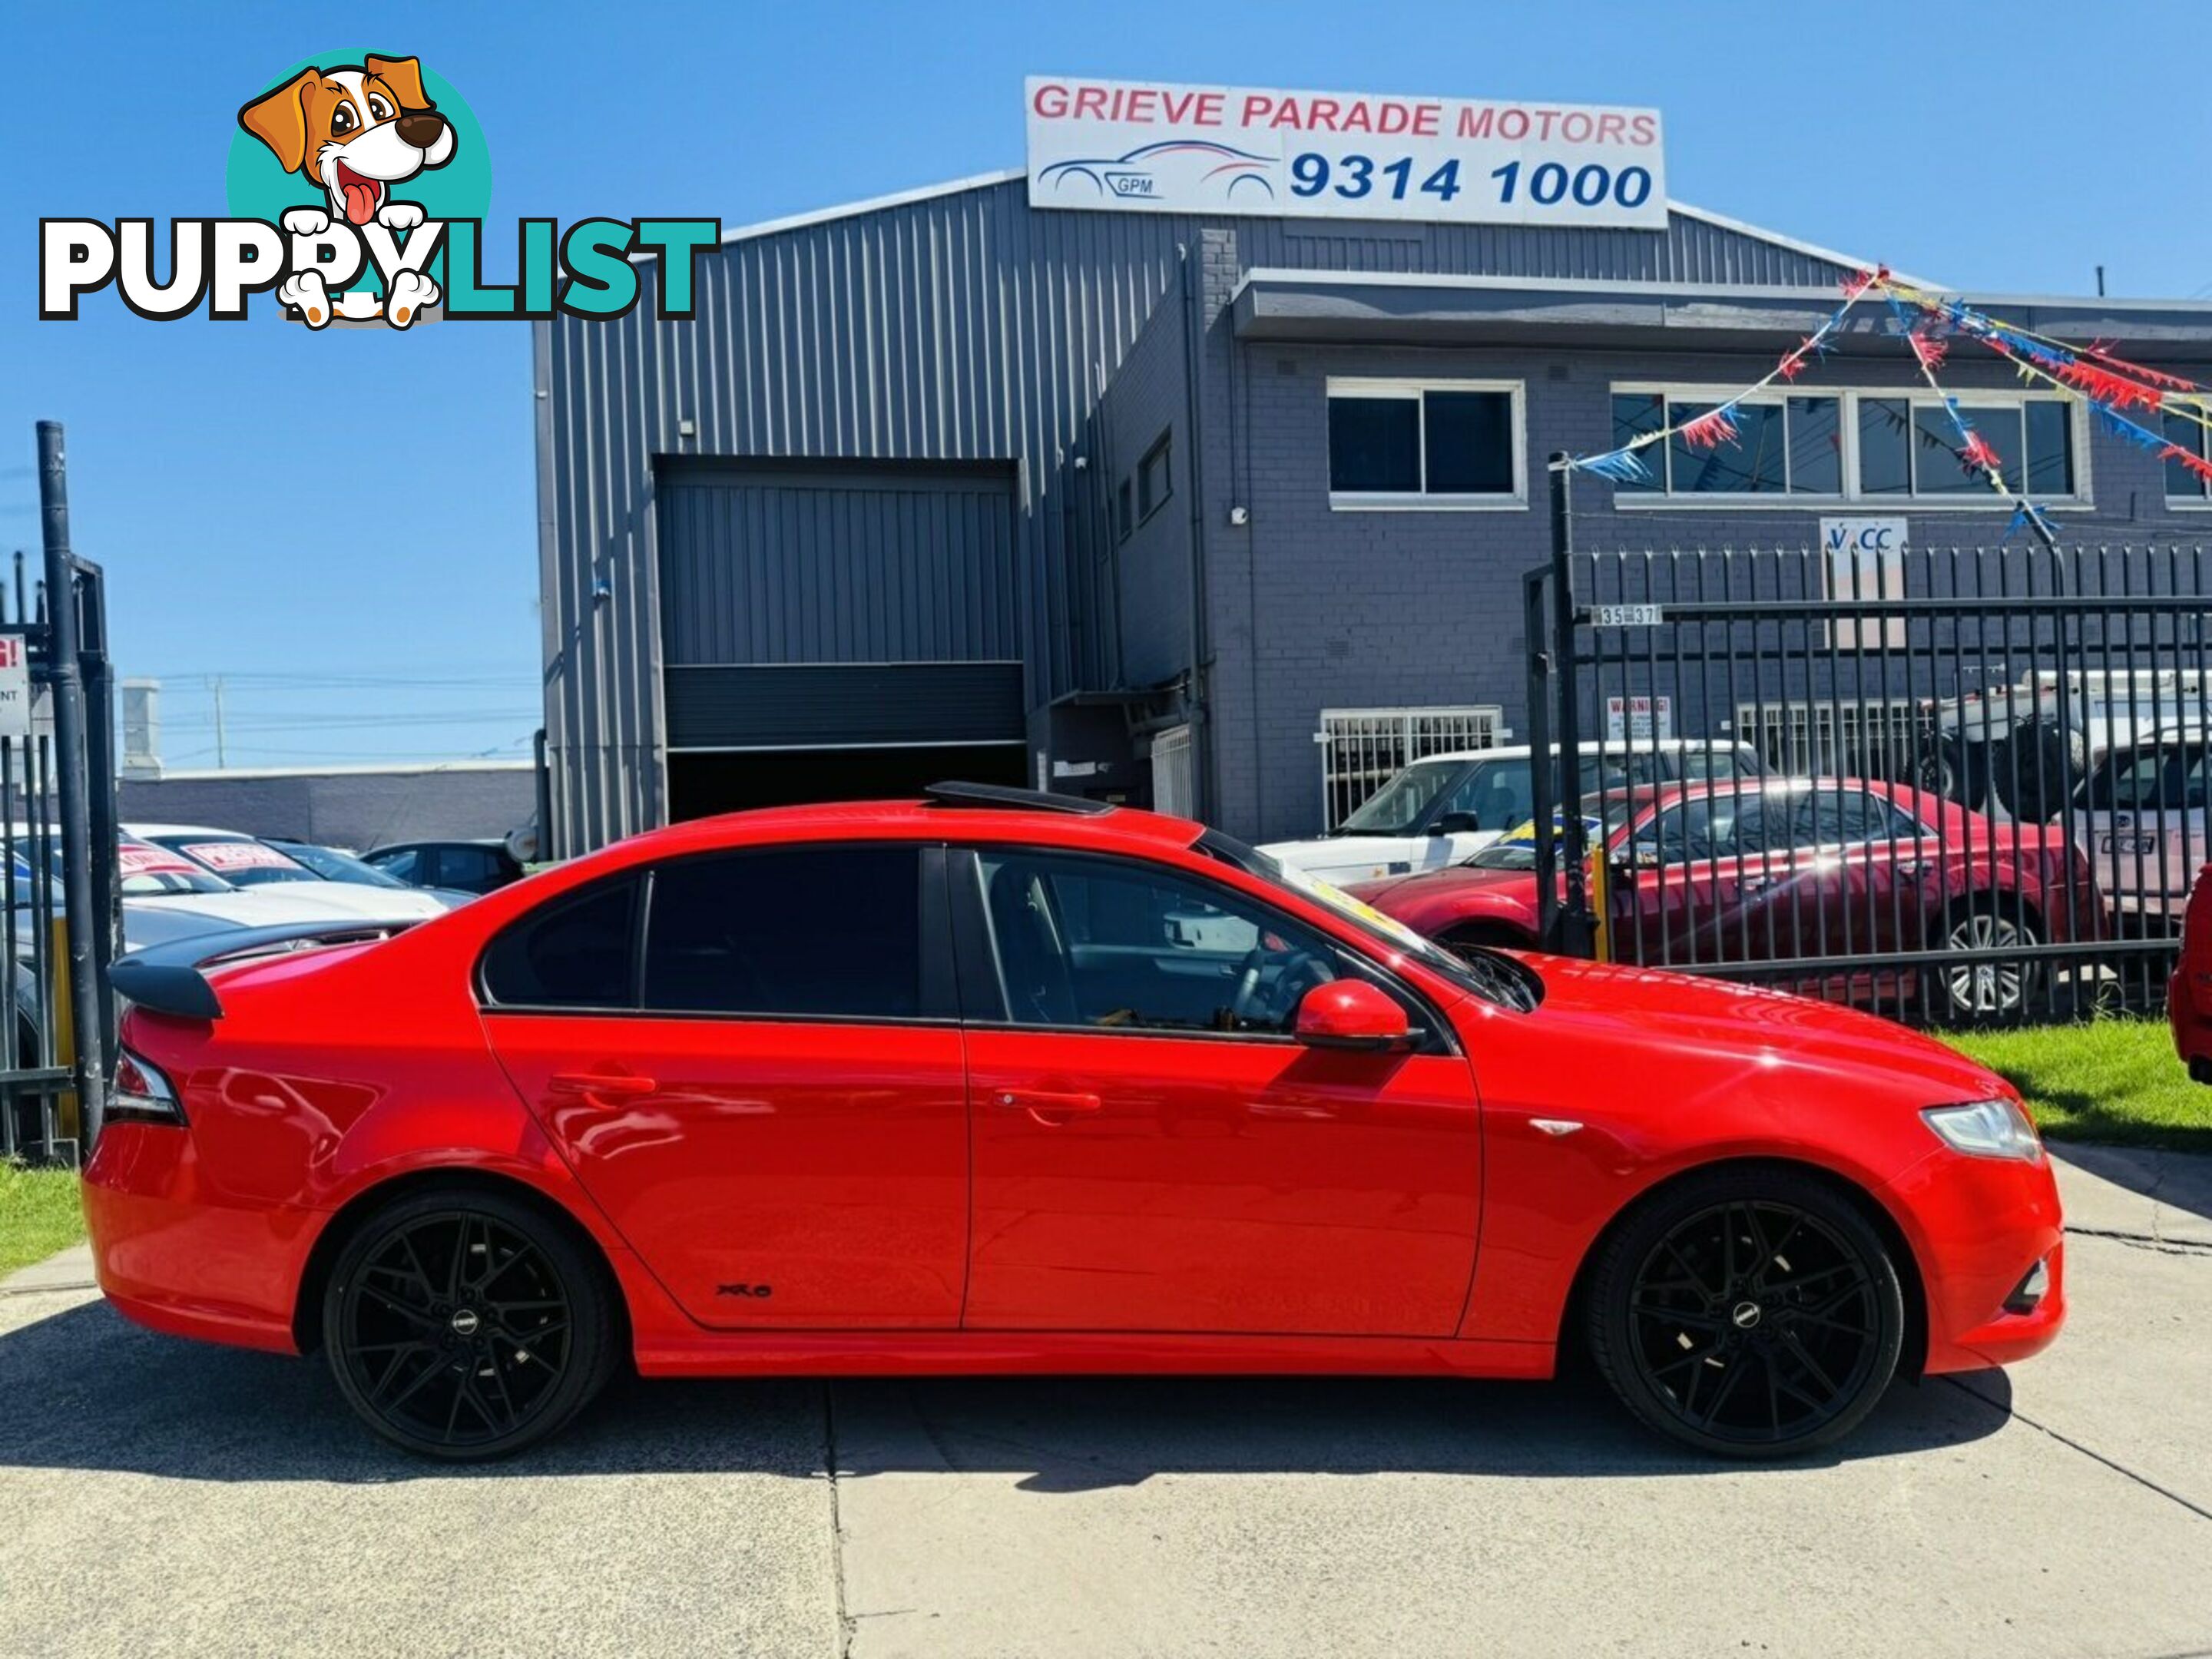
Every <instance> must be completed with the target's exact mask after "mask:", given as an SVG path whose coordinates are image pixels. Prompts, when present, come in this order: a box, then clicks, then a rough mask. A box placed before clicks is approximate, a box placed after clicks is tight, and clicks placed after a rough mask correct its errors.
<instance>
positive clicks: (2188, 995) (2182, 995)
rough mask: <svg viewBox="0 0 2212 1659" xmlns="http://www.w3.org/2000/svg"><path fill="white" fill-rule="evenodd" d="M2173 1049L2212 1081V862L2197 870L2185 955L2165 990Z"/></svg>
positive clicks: (2198, 1076)
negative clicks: (2171, 1029)
mask: <svg viewBox="0 0 2212 1659" xmlns="http://www.w3.org/2000/svg"><path fill="white" fill-rule="evenodd" d="M2166 1023H2167V1024H2169V1025H2171V1026H2172V1028H2173V1051H2174V1052H2175V1053H2176V1054H2179V1055H2180V1056H2181V1059H2182V1063H2183V1064H2184V1065H2185V1066H2188V1067H2189V1075H2190V1076H2191V1078H2192V1079H2195V1080H2196V1081H2197V1082H2199V1083H2212V864H2208V865H2206V866H2204V868H2203V869H2202V870H2200V871H2198V872H2197V885H2196V887H2195V888H2194V889H2193V890H2191V893H2190V895H2189V909H2188V913H2187V915H2186V916H2185V919H2184V921H2183V922H2182V925H2181V956H2180V958H2179V960H2178V961H2177V962H2176V963H2174V964H2173V977H2172V979H2171V980H2170V981H2167V983H2166Z"/></svg>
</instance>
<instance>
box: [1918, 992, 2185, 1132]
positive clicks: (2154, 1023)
mask: <svg viewBox="0 0 2212 1659" xmlns="http://www.w3.org/2000/svg"><path fill="white" fill-rule="evenodd" d="M1938 1035H1939V1036H1942V1039H1943V1041H1944V1042H1948V1043H1949V1044H1950V1045H1951V1046H1952V1047H1953V1048H1957V1049H1959V1050H1960V1051H1961V1052H1962V1053H1964V1054H1970V1055H1972V1057H1973V1058H1974V1059H1976V1060H1979V1061H1981V1063H1982V1064H1983V1065H1984V1066H1988V1067H1989V1068H1990V1070H1991V1071H1993V1072H1996V1073H2002V1075H2003V1076H2004V1077H2005V1078H2007V1079H2009V1080H2010V1081H2011V1083H2012V1085H2013V1086H2014V1087H2015V1088H2016V1089H2018V1090H2019V1091H2020V1092H2021V1097H2022V1098H2024V1099H2025V1100H2026V1101H2027V1106H2028V1110H2029V1111H2030V1112H2032V1113H2033V1115H2034V1117H2035V1121H2036V1125H2037V1127H2039V1128H2040V1129H2041V1130H2042V1131H2043V1133H2045V1135H2047V1136H2049V1137H2051V1139H2057V1140H2102V1141H2108V1142H2111V1143H2112V1144H2114V1145H2117V1146H2162V1147H2166V1148H2168V1149H2170V1150H2172V1151H2176V1152H2212V1088H2207V1087H2205V1086H2204V1085H2203V1084H2199V1083H2191V1081H2190V1080H2189V1072H2188V1069H2187V1068H2186V1067H2185V1066H2183V1065H2182V1063H2181V1061H2180V1060H2179V1059H2177V1058H2176V1057H2175V1055H2174V1052H2173V1036H2172V1033H2171V1032H2170V1031H2168V1030H2166V1022H2165V1021H2163V1020H2153V1019H2100V1020H2096V1021H2093V1022H2092V1023H2090V1024H2086V1025H2049V1026H2039V1027H2033V1028H2028V1029H2023V1030H2001V1031H1945V1032H1940V1033H1938Z"/></svg>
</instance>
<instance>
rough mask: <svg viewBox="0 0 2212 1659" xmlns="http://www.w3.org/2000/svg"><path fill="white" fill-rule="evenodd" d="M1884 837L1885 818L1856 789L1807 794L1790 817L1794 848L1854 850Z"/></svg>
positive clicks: (1799, 800)
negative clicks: (1841, 848)
mask: <svg viewBox="0 0 2212 1659" xmlns="http://www.w3.org/2000/svg"><path fill="white" fill-rule="evenodd" d="M1888 835H1889V823H1888V820H1887V817H1885V816H1884V815H1883V813H1882V812H1881V810H1880V809H1879V808H1878V807H1877V805H1876V804H1875V803H1874V802H1872V801H1869V799H1867V798H1866V796H1865V795H1864V794H1863V793H1861V792H1859V791H1858V790H1856V789H1813V790H1808V791H1807V792H1806V793H1804V794H1802V795H1800V796H1799V797H1798V798H1797V803H1796V806H1795V808H1793V809H1792V811H1791V815H1790V844H1791V845H1792V846H1796V847H1838V846H1841V847H1858V846H1862V845H1863V844H1864V843H1866V842H1870V841H1881V840H1886V839H1887V837H1888Z"/></svg>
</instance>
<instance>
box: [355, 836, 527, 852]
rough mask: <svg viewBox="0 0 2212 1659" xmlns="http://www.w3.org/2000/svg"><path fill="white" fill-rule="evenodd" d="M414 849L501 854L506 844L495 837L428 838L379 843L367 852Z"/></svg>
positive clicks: (505, 848)
mask: <svg viewBox="0 0 2212 1659" xmlns="http://www.w3.org/2000/svg"><path fill="white" fill-rule="evenodd" d="M416 847H489V848H494V849H495V850H497V851H499V852H502V853H503V852H505V851H506V850H507V842H505V841H503V840H501V838H500V837H499V836H427V837H424V838H422V839H420V840H416V841H380V842H377V844H376V845H375V846H374V847H372V848H369V849H368V850H369V851H370V852H372V853H399V852H404V851H406V850H407V849H409V848H416Z"/></svg>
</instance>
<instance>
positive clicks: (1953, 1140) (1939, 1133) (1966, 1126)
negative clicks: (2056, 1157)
mask: <svg viewBox="0 0 2212 1659" xmlns="http://www.w3.org/2000/svg"><path fill="white" fill-rule="evenodd" d="M1921 1116H1922V1118H1923V1119H1924V1120H1926V1121H1927V1124H1928V1127H1929V1128H1931V1129H1933V1130H1934V1131H1935V1132H1936V1138H1937V1139H1940V1140H1941V1141H1942V1143H1943V1144H1944V1145H1945V1146H1948V1147H1949V1148H1950V1149H1951V1150H1952V1151H1953V1152H1964V1153H1965V1154H1966V1156H1967V1157H1969V1158H2021V1159H2023V1160H2025V1161H2026V1162H2027V1163H2030V1164H2033V1163H2034V1162H2035V1161H2036V1160H2037V1159H2038V1158H2041V1157H2042V1156H2043V1142H2042V1141H2041V1140H2039V1139H2037V1137H2036V1133H2035V1126H2034V1125H2033V1123H2030V1122H2029V1121H2027V1113H2026V1112H2023V1111H2022V1110H2021V1109H2020V1103H2019V1102H2018V1101H2016V1100H1977V1101H1974V1102H1972V1103H1971V1104H1968V1105H1965V1106H1930V1107H1929V1109H1927V1110H1926V1111H1924V1112H1923V1113H1921Z"/></svg>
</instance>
